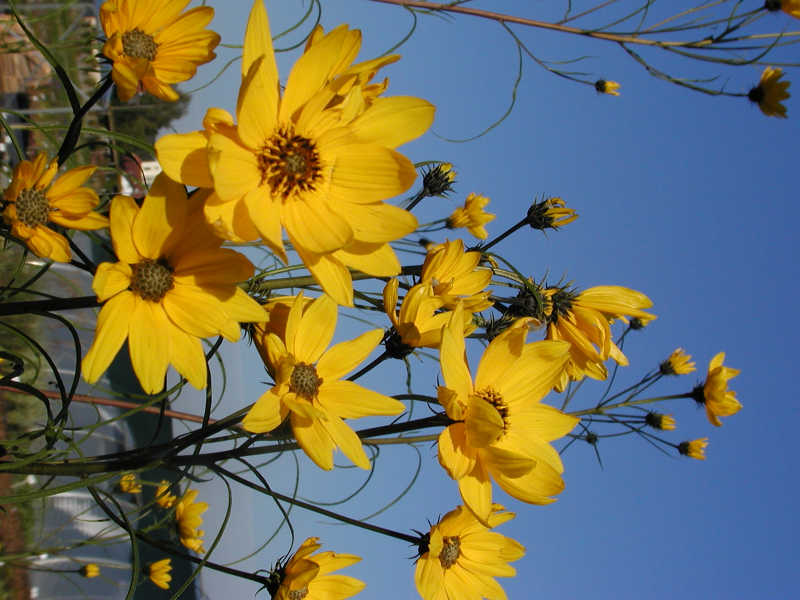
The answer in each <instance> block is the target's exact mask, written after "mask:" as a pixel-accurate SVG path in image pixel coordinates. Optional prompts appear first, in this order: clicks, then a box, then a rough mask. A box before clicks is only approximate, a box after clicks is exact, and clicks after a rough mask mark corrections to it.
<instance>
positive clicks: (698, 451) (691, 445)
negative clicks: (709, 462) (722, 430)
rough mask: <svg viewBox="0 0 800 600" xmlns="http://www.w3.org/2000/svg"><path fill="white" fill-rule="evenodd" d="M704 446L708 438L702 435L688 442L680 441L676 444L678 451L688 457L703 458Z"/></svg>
mask: <svg viewBox="0 0 800 600" xmlns="http://www.w3.org/2000/svg"><path fill="white" fill-rule="evenodd" d="M706 446H708V438H707V437H704V438H700V439H697V440H692V441H690V442H681V443H680V444H678V452H680V453H681V454H683V455H684V456H688V457H689V458H696V459H697V460H705V459H706Z"/></svg>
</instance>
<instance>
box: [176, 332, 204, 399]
mask: <svg viewBox="0 0 800 600" xmlns="http://www.w3.org/2000/svg"><path fill="white" fill-rule="evenodd" d="M169 362H170V363H171V364H172V366H174V367H175V370H176V371H178V373H180V374H181V375H183V376H184V377H185V378H186V379H187V381H188V382H189V383H191V384H192V385H193V386H194V387H196V388H197V389H198V390H202V389H204V388H205V387H206V375H207V373H208V369H207V368H206V357H205V354H204V353H203V345H202V344H201V343H200V340H199V339H198V338H196V337H195V336H193V335H191V334H189V333H186V332H185V331H182V330H181V329H180V328H178V327H170V328H169Z"/></svg>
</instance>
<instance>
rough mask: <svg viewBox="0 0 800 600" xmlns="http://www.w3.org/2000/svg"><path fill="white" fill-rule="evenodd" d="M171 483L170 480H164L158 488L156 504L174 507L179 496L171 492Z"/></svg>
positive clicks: (162, 506) (163, 506)
mask: <svg viewBox="0 0 800 600" xmlns="http://www.w3.org/2000/svg"><path fill="white" fill-rule="evenodd" d="M169 485H170V484H169V481H166V480H164V481H162V482H161V483H160V484H159V486H158V488H156V504H158V505H159V506H160V507H161V508H172V507H173V506H175V501H176V500H177V499H178V498H177V496H175V495H174V494H171V493H170V491H169Z"/></svg>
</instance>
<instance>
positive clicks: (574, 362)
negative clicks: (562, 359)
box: [543, 285, 655, 392]
mask: <svg viewBox="0 0 800 600" xmlns="http://www.w3.org/2000/svg"><path fill="white" fill-rule="evenodd" d="M543 294H544V295H545V297H546V298H547V304H548V306H547V307H546V312H547V314H548V317H547V321H548V324H547V339H548V340H565V341H567V342H569V343H570V361H569V363H568V364H567V368H566V369H565V370H564V372H563V373H562V375H561V379H560V381H559V382H558V383H557V384H556V386H555V387H556V390H558V391H559V392H560V391H563V390H564V388H566V386H567V383H568V382H569V380H570V379H572V380H576V381H577V380H581V379H583V377H584V376H586V375H588V376H589V377H591V378H593V379H605V378H606V376H607V375H608V371H607V370H606V367H605V365H604V364H603V363H604V362H605V361H606V360H608V359H609V358H613V359H614V360H615V361H616V362H617V363H618V364H620V365H622V366H626V365H627V364H628V359H627V358H626V357H625V355H624V354H623V353H622V351H621V350H620V349H619V348H618V347H617V345H616V344H615V343H614V341H613V340H612V336H611V328H610V326H609V325H610V323H611V322H613V321H614V320H615V319H620V320H622V321H625V322H627V319H626V317H636V318H638V319H640V320H641V321H642V322H648V321H651V320H653V319H655V316H654V315H651V314H650V313H647V312H644V310H642V309H645V308H649V307H651V306H652V305H653V303H652V301H651V300H650V298H648V297H647V296H645V295H644V294H642V293H641V292H637V291H635V290H632V289H629V288H626V287H622V286H616V285H605V286H597V287H593V288H589V289H586V290H584V291H582V292H577V291H575V290H571V289H568V288H567V287H556V288H548V289H545V290H543Z"/></svg>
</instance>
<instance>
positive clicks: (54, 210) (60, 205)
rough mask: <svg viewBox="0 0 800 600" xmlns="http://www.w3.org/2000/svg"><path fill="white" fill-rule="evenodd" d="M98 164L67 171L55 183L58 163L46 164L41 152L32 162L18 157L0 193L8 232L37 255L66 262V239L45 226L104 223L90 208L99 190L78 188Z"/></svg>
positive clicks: (82, 226) (68, 257) (90, 226)
mask: <svg viewBox="0 0 800 600" xmlns="http://www.w3.org/2000/svg"><path fill="white" fill-rule="evenodd" d="M96 168H97V167H89V166H87V167H78V168H76V169H71V170H70V171H67V172H66V173H64V174H63V175H61V177H59V178H58V179H57V180H55V181H53V179H54V178H55V176H56V173H57V172H58V163H57V162H56V161H55V160H54V161H52V162H51V163H49V164H48V162H47V155H46V154H45V153H44V152H41V153H39V154H38V155H37V156H36V158H35V159H34V160H33V161H29V160H23V161H21V162H20V163H19V164H18V165H17V166H16V167H15V168H14V175H13V178H12V180H11V184H10V185H9V186H8V187H7V188H6V190H5V192H4V193H3V199H4V200H5V209H4V210H3V220H5V222H6V223H7V224H8V225H10V226H11V234H12V235H13V236H15V237H17V238H19V239H20V240H22V241H23V242H25V245H26V246H27V247H28V248H29V249H30V250H31V252H33V253H34V254H36V256H39V257H41V258H49V259H50V260H54V261H56V262H69V261H70V260H71V259H72V252H71V251H70V248H69V242H68V241H67V238H65V237H64V236H63V235H61V234H60V233H56V232H55V231H53V230H52V229H50V228H49V227H48V226H47V225H48V223H55V224H56V225H61V226H62V227H68V228H70V229H81V230H92V229H102V228H103V227H108V218H107V217H104V216H103V215H100V214H98V213H96V212H93V209H94V208H96V207H97V205H98V204H99V203H100V201H99V199H98V197H97V192H95V191H94V190H93V189H91V188H88V187H81V186H83V184H84V183H85V182H86V180H87V179H89V177H91V175H92V173H94V171H95V169H96ZM51 184H52V185H51Z"/></svg>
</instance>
